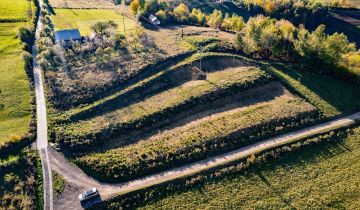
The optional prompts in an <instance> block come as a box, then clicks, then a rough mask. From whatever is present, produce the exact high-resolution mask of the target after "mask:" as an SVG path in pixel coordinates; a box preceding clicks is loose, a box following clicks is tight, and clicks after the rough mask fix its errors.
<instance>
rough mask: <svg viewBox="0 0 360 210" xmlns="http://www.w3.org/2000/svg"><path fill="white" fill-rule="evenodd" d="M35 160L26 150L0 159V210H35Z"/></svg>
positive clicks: (36, 202) (32, 153)
mask: <svg viewBox="0 0 360 210" xmlns="http://www.w3.org/2000/svg"><path fill="white" fill-rule="evenodd" d="M37 158H38V157H37V156H36V154H35V153H34V152H31V151H28V150H26V151H21V152H20V153H18V154H16V155H14V156H8V157H4V158H3V159H0V209H34V210H35V209H36V207H37V204H38V202H41V201H37V199H36V195H37V186H38V185H39V184H40V183H39V180H38V179H37V170H36V163H37Z"/></svg>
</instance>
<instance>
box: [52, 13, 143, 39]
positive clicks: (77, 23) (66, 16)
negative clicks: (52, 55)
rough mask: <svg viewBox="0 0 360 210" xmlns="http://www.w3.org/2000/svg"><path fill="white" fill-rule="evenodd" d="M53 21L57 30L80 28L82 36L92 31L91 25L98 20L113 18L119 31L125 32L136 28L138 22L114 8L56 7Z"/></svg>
mask: <svg viewBox="0 0 360 210" xmlns="http://www.w3.org/2000/svg"><path fill="white" fill-rule="evenodd" d="M54 11H55V15H53V16H52V17H53V21H54V24H55V30H64V29H73V28H77V29H79V30H80V33H81V35H82V36H88V35H89V34H90V33H91V30H90V27H91V26H92V25H93V24H95V23H96V22H98V21H108V20H112V21H114V22H115V23H117V24H118V31H119V32H121V33H124V27H125V32H126V31H131V30H133V29H134V28H135V26H136V22H135V21H134V20H133V19H130V18H128V17H127V16H122V15H121V14H120V13H117V12H115V11H114V10H106V9H93V10H92V9H54Z"/></svg>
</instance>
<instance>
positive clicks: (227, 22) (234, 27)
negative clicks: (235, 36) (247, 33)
mask: <svg viewBox="0 0 360 210" xmlns="http://www.w3.org/2000/svg"><path fill="white" fill-rule="evenodd" d="M244 27H245V22H244V19H243V18H242V17H240V16H237V15H235V14H233V15H232V16H231V17H229V15H228V14H227V15H225V18H224V20H223V22H222V24H221V29H223V30H228V31H236V32H238V31H241V30H242V29H243V28H244Z"/></svg>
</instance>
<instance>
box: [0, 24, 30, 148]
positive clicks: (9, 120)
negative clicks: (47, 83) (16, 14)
mask: <svg viewBox="0 0 360 210" xmlns="http://www.w3.org/2000/svg"><path fill="white" fill-rule="evenodd" d="M18 25H19V24H18V23H0V60H1V62H2V64H1V68H0V90H1V91H2V93H1V94H0V103H1V104H3V105H4V108H3V110H0V128H1V130H0V143H1V142H2V141H5V140H7V139H9V138H10V136H12V135H19V136H21V135H24V134H26V133H27V132H28V124H29V121H30V119H31V106H30V103H31V95H30V88H29V82H28V79H27V75H26V73H25V70H24V62H23V60H22V56H21V53H22V45H21V44H20V41H19V40H18V39H17V38H16V34H17V28H18Z"/></svg>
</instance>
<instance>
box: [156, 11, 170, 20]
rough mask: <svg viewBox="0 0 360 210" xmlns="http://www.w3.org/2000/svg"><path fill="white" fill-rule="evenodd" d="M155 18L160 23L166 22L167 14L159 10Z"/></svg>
mask: <svg viewBox="0 0 360 210" xmlns="http://www.w3.org/2000/svg"><path fill="white" fill-rule="evenodd" d="M155 15H156V17H158V18H159V19H160V20H161V21H162V22H165V21H166V20H167V14H166V12H165V11H164V10H159V11H158V12H157V13H156V14H155Z"/></svg>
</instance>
